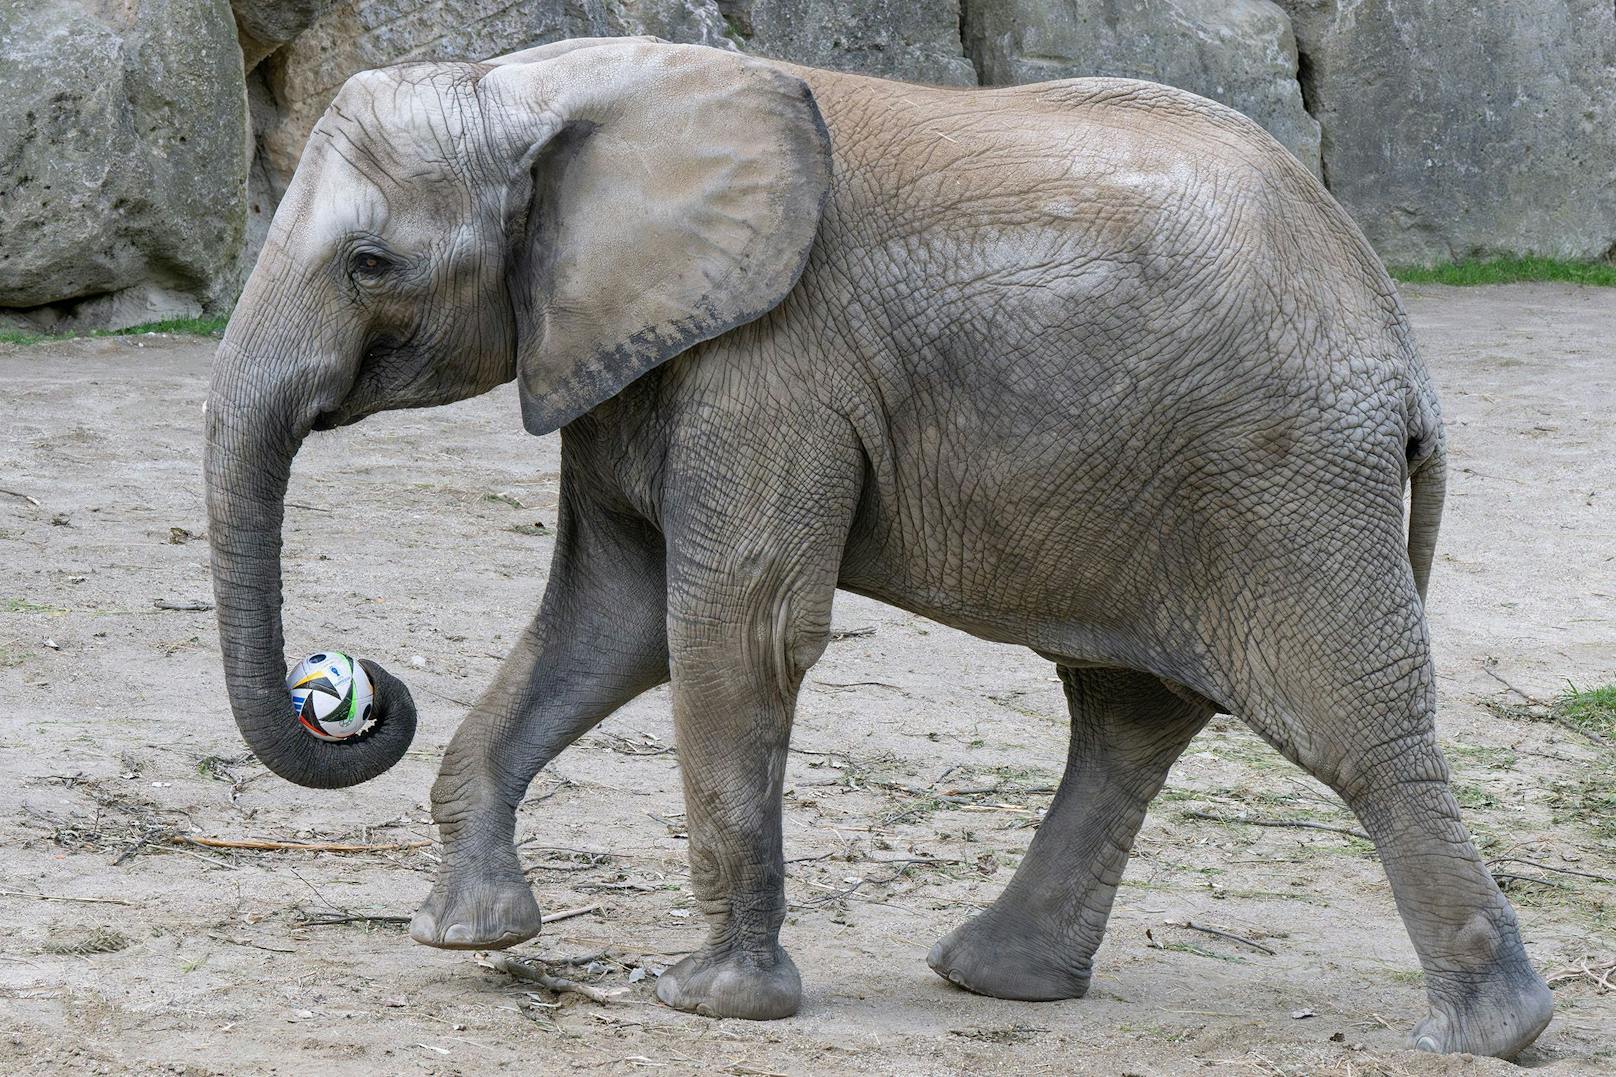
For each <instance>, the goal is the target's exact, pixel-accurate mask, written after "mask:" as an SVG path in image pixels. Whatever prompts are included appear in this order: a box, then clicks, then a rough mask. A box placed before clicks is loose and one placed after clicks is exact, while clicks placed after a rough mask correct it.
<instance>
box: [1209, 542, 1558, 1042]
mask: <svg viewBox="0 0 1616 1077" xmlns="http://www.w3.org/2000/svg"><path fill="white" fill-rule="evenodd" d="M1311 608H1312V609H1316V610H1321V611H1324V612H1323V613H1322V615H1319V616H1315V617H1314V618H1313V620H1312V622H1311V623H1310V624H1307V625H1305V626H1304V630H1303V631H1300V632H1297V633H1296V634H1295V635H1294V636H1292V637H1290V640H1291V641H1292V642H1291V643H1290V644H1289V645H1286V644H1279V645H1278V646H1277V647H1276V648H1275V649H1273V650H1272V652H1271V653H1270V654H1268V655H1267V656H1266V660H1264V661H1262V662H1260V663H1254V664H1253V665H1254V666H1257V667H1261V668H1265V669H1266V670H1267V671H1268V672H1267V674H1266V675H1264V676H1262V677H1261V678H1260V680H1257V679H1254V680H1253V681H1252V682H1250V683H1248V684H1247V686H1246V687H1245V688H1244V689H1243V690H1241V691H1239V692H1238V693H1237V694H1239V695H1242V696H1244V697H1245V698H1243V699H1238V700H1234V701H1232V702H1233V703H1234V705H1235V706H1237V707H1238V708H1239V710H1240V712H1241V713H1242V714H1243V715H1244V716H1245V717H1246V718H1247V720H1248V721H1249V722H1250V723H1251V724H1252V726H1253V727H1255V728H1256V729H1257V731H1258V732H1259V733H1261V734H1262V735H1263V736H1264V737H1266V738H1267V739H1268V740H1269V741H1270V742H1271V743H1273V744H1274V745H1275V746H1276V747H1278V748H1279V749H1280V751H1282V752H1283V753H1284V754H1285V755H1287V756H1288V757H1289V758H1291V759H1292V760H1294V761H1295V762H1296V763H1298V764H1299V765H1300V766H1302V767H1303V768H1305V769H1307V770H1308V771H1310V772H1311V773H1313V774H1314V775H1315V776H1316V777H1317V778H1319V780H1321V781H1323V782H1325V783H1326V784H1327V785H1329V786H1330V787H1331V788H1333V789H1334V790H1335V791H1336V792H1337V793H1338V794H1340V796H1341V798H1342V799H1343V800H1345V801H1346V803H1347V805H1348V806H1349V807H1350V808H1351V809H1352V810H1353V812H1354V813H1356V814H1357V816H1358V818H1359V819H1360V820H1361V821H1362V822H1363V825H1364V829H1365V830H1367V831H1368V832H1369V834H1370V836H1371V837H1372V838H1373V839H1374V841H1375V847H1376V849H1377V850H1378V851H1379V853H1380V860H1381V863H1382V864H1383V865H1384V867H1385V869H1386V874H1387V876H1388V878H1389V879H1390V881H1391V886H1392V893H1393V895H1394V896H1395V898H1396V900H1397V908H1398V911H1399V912H1400V913H1401V914H1402V918H1403V923H1404V925H1405V926H1406V927H1407V929H1408V934H1409V937H1410V938H1411V939H1412V941H1413V943H1414V949H1415V951H1416V952H1417V953H1418V954H1419V959H1420V964H1421V966H1422V967H1423V968H1424V970H1425V980H1426V993H1427V996H1428V998H1429V1001H1430V1006H1431V1012H1430V1015H1429V1016H1428V1017H1427V1018H1426V1019H1425V1020H1423V1021H1422V1022H1420V1023H1419V1025H1418V1026H1417V1027H1416V1028H1415V1029H1414V1032H1413V1037H1412V1039H1413V1044H1414V1046H1416V1047H1419V1048H1422V1049H1425V1050H1430V1051H1444V1052H1468V1053H1471V1054H1480V1055H1495V1056H1498V1057H1502V1058H1512V1057H1514V1056H1515V1055H1516V1054H1517V1053H1519V1052H1520V1050H1521V1049H1522V1048H1523V1047H1525V1046H1526V1045H1527V1044H1529V1043H1531V1042H1532V1041H1533V1040H1534V1039H1535V1038H1536V1037H1537V1035H1538V1033H1540V1032H1541V1031H1542V1030H1543V1029H1544V1027H1545V1026H1546V1025H1547V1024H1548V1023H1549V1018H1550V1016H1551V1010H1552V1002H1551V998H1550V994H1549V989H1548V987H1547V986H1546V985H1545V984H1544V982H1543V980H1542V978H1541V977H1540V976H1539V975H1538V974H1537V972H1536V970H1535V969H1533V967H1532V964H1531V962H1530V960H1529V959H1528V958H1527V955H1526V951H1525V949H1524V948H1523V947H1522V945H1521V937H1520V931H1519V928H1518V927H1517V925H1516V919H1515V910H1514V909H1513V908H1512V907H1511V906H1510V903H1509V901H1508V899H1507V898H1505V897H1504V895H1503V894H1502V893H1501V892H1500V891H1499V889H1498V885H1497V883H1496V882H1495V881H1494V879H1493V877H1492V874H1491V873H1490V872H1489V871H1488V870H1487V866H1486V864H1485V863H1483V862H1482V859H1481V857H1480V856H1479V855H1478V854H1477V852H1476V847H1475V846H1474V845H1473V844H1472V843H1471V841H1470V836H1469V835H1468V834H1467V833H1466V831H1465V827H1464V824H1463V823H1462V822H1461V821H1460V817H1459V806H1458V803H1457V802H1456V801H1455V800H1454V797H1453V791H1452V789H1451V788H1450V787H1449V785H1448V769H1447V764H1446V762H1445V761H1444V760H1443V758H1442V753H1441V751H1440V749H1439V748H1438V746H1437V739H1436V723H1435V705H1436V691H1435V675H1434V673H1433V670H1432V665H1431V659H1430V652H1429V648H1428V645H1427V643H1426V633H1425V626H1424V624H1423V619H1424V615H1423V612H1422V610H1421V606H1420V602H1419V599H1418V598H1417V597H1416V596H1415V593H1414V588H1413V584H1412V581H1411V580H1409V579H1408V576H1407V572H1406V569H1400V570H1399V571H1398V572H1397V573H1395V574H1394V575H1392V576H1390V577H1388V578H1384V579H1381V580H1378V581H1376V580H1373V579H1370V580H1368V581H1367V583H1366V584H1364V585H1363V586H1362V587H1361V588H1360V589H1358V590H1357V591H1356V593H1338V594H1336V595H1334V596H1331V598H1330V600H1329V601H1321V602H1319V603H1316V604H1314V605H1313V606H1312V607H1311ZM1281 671H1282V672H1281Z"/></svg>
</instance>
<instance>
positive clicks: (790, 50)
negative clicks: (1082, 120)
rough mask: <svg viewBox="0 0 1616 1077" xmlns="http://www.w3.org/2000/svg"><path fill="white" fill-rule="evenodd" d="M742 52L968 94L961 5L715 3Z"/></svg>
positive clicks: (923, 1) (872, 0) (925, 1)
mask: <svg viewBox="0 0 1616 1077" xmlns="http://www.w3.org/2000/svg"><path fill="white" fill-rule="evenodd" d="M719 7H721V8H722V9H723V11H724V15H725V18H726V19H728V21H729V27H730V31H731V35H732V36H733V37H734V38H735V40H736V41H737V42H738V43H739V44H740V45H741V47H742V48H743V49H745V50H746V51H747V52H753V53H757V54H759V55H762V56H771V57H774V58H775V59H778V60H790V61H792V62H793V63H799V64H807V65H808V66H810V67H827V68H830V69H832V70H835V71H858V72H861V73H863V74H867V75H883V76H885V77H887V78H895V79H905V80H907V81H910V82H928V83H934V84H938V85H945V86H970V85H973V84H975V82H976V71H975V70H974V69H973V68H972V66H971V61H970V60H969V59H968V58H967V57H966V56H965V52H964V50H963V49H962V48H961V45H960V0H861V2H860V3H856V4H847V3H837V2H836V0H720V3H719Z"/></svg>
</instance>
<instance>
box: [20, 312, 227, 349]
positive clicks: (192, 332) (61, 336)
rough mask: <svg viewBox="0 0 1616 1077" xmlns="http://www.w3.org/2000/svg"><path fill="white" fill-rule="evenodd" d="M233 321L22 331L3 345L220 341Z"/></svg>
mask: <svg viewBox="0 0 1616 1077" xmlns="http://www.w3.org/2000/svg"><path fill="white" fill-rule="evenodd" d="M229 320H230V317H229V315H221V316H220V317H217V318H170V319H168V320H167V321H162V322H147V323H146V324H145V325H131V326H130V327H129V328H127V329H89V330H85V331H84V332H80V333H34V332H29V331H27V330H22V329H0V344H45V343H49V342H50V341H54V340H73V339H74V338H76V337H134V336H141V335H144V334H146V333H180V334H184V335H187V336H198V337H217V336H223V335H224V327H225V323H227V322H228V321H229Z"/></svg>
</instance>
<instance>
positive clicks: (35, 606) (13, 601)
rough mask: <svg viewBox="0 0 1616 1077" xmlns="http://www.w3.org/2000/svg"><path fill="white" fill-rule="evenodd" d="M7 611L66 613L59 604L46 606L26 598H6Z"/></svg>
mask: <svg viewBox="0 0 1616 1077" xmlns="http://www.w3.org/2000/svg"><path fill="white" fill-rule="evenodd" d="M6 612H7V613H57V614H61V613H66V612H67V610H66V609H64V608H63V607H61V606H47V605H45V604H43V603H40V602H30V601H28V600H27V599H26V598H8V599H6Z"/></svg>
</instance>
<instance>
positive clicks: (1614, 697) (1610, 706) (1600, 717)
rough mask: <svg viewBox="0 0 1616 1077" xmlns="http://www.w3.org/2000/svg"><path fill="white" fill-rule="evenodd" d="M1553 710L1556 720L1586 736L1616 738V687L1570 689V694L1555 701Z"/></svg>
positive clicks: (1571, 687) (1568, 686) (1567, 692)
mask: <svg viewBox="0 0 1616 1077" xmlns="http://www.w3.org/2000/svg"><path fill="white" fill-rule="evenodd" d="M1552 706H1553V708H1554V713H1555V716H1556V717H1558V718H1561V719H1563V720H1564V721H1566V722H1568V723H1570V724H1571V725H1574V726H1576V727H1577V728H1578V729H1580V730H1582V731H1583V732H1584V733H1593V734H1596V735H1598V736H1601V737H1616V684H1606V685H1601V686H1600V687H1598V688H1578V687H1577V686H1576V685H1574V684H1573V685H1567V686H1566V690H1565V691H1564V692H1561V693H1560V694H1559V695H1558V696H1556V697H1555V698H1554V703H1553V704H1552Z"/></svg>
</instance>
